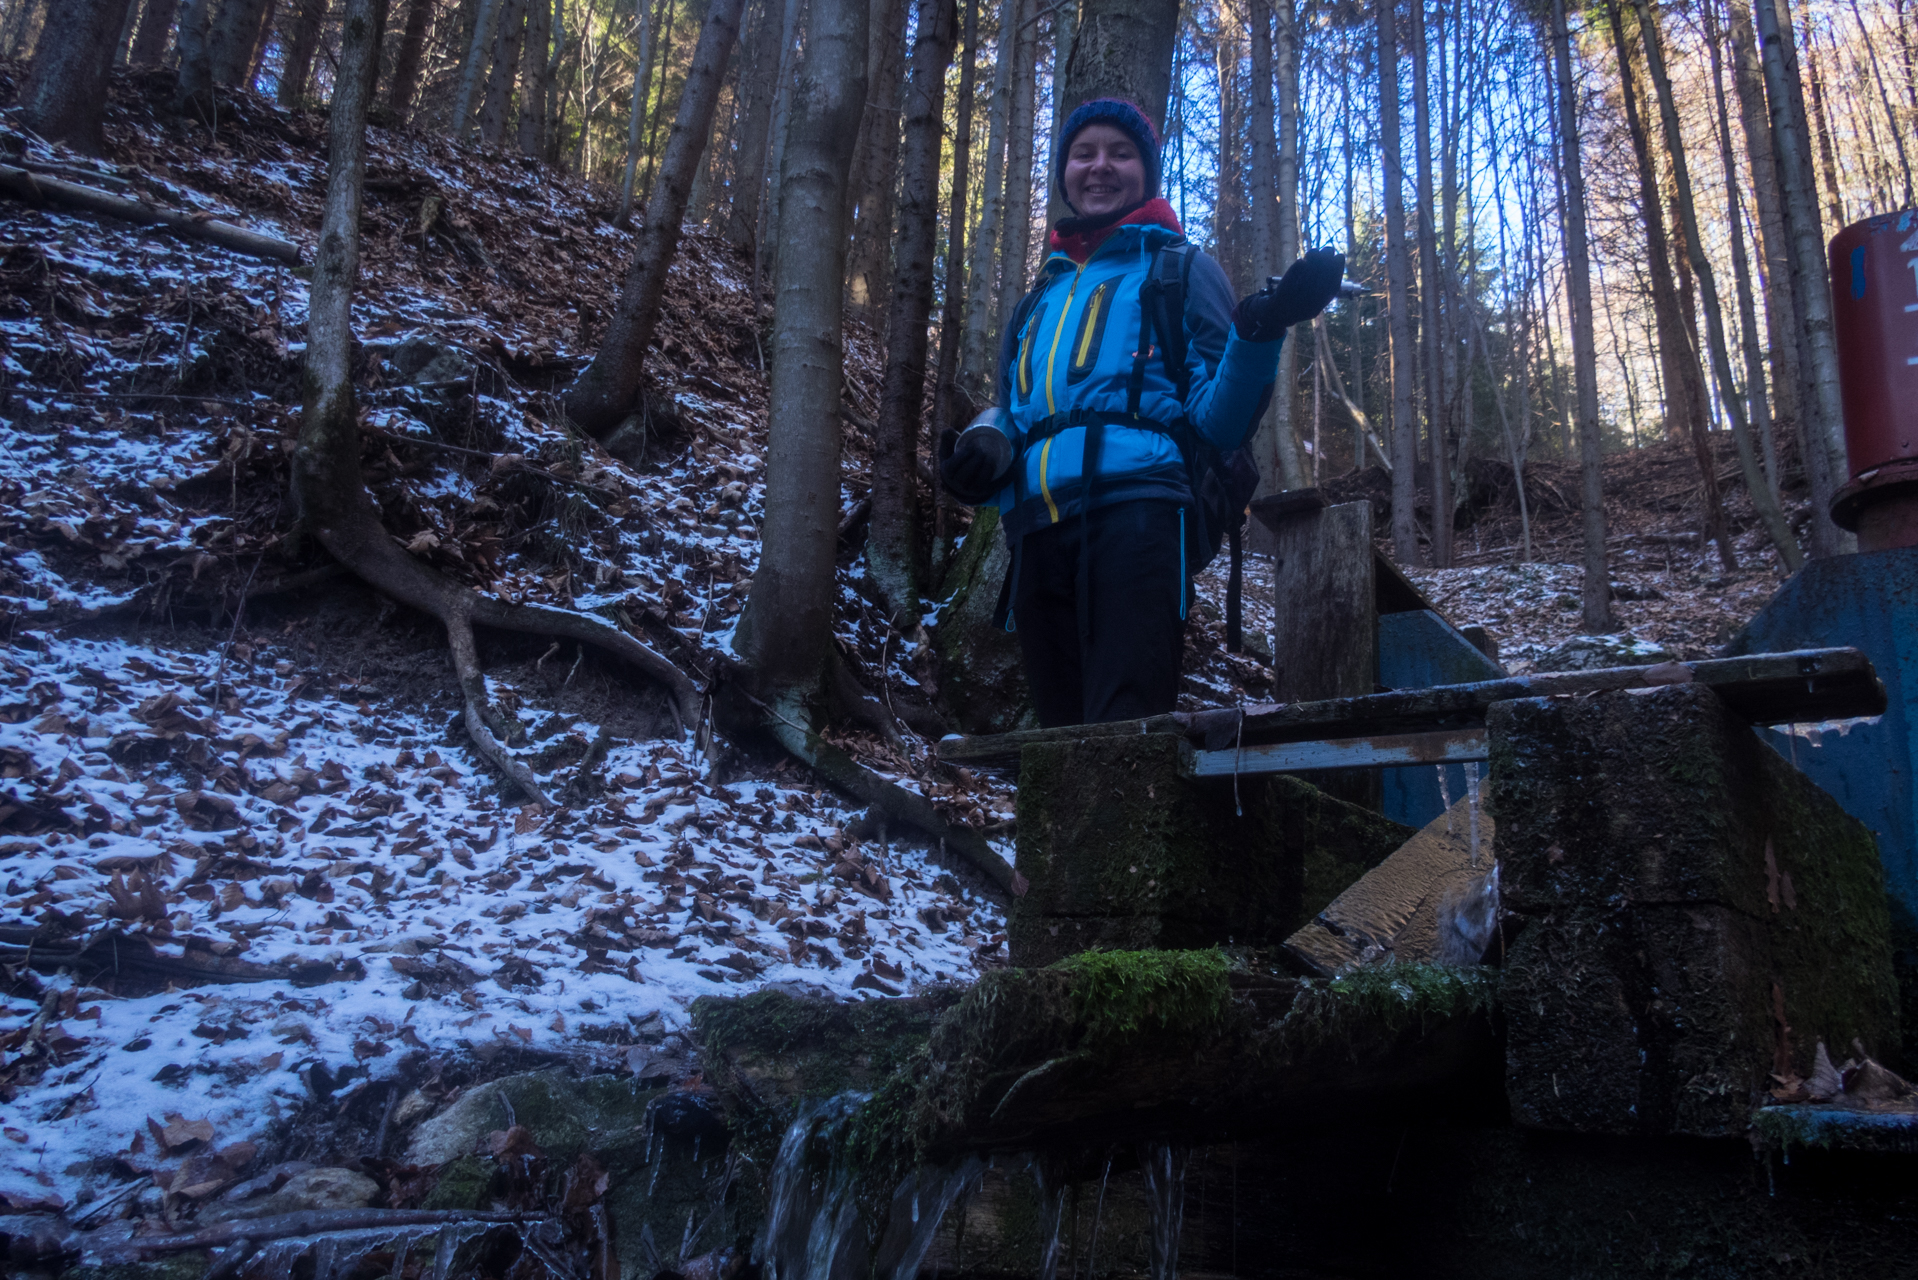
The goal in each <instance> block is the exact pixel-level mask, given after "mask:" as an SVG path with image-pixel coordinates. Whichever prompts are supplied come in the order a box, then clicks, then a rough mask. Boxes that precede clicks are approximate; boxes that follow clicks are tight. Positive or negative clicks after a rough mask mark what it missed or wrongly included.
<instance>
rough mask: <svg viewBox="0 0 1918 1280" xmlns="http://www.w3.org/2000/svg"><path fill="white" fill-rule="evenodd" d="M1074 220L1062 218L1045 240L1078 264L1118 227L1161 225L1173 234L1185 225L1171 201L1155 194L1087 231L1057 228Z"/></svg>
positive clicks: (1083, 262)
mask: <svg viewBox="0 0 1918 1280" xmlns="http://www.w3.org/2000/svg"><path fill="white" fill-rule="evenodd" d="M1076 221H1079V219H1074V218H1067V219H1063V220H1062V221H1061V222H1060V224H1059V226H1057V227H1054V228H1053V229H1052V232H1051V235H1050V238H1049V240H1048V243H1049V244H1050V246H1051V248H1052V251H1053V252H1054V253H1063V254H1065V255H1066V257H1068V258H1071V259H1072V260H1073V261H1074V262H1077V263H1079V264H1080V265H1081V266H1083V265H1084V264H1085V260H1086V259H1087V258H1090V257H1091V256H1092V254H1093V252H1094V250H1096V249H1098V247H1099V246H1100V245H1102V244H1104V243H1105V242H1106V241H1107V240H1108V239H1110V238H1111V237H1112V233H1113V232H1115V231H1117V230H1118V229H1119V228H1120V227H1137V226H1146V227H1164V228H1166V229H1167V230H1168V231H1171V232H1172V233H1173V234H1174V235H1184V234H1185V228H1184V227H1182V226H1180V225H1179V215H1178V214H1176V213H1174V212H1173V211H1172V206H1171V205H1169V204H1167V203H1166V202H1165V201H1164V200H1163V199H1161V198H1159V197H1157V196H1154V197H1153V198H1152V199H1150V200H1148V201H1146V202H1145V203H1144V204H1142V205H1140V206H1139V207H1138V208H1136V209H1134V210H1133V211H1132V212H1131V213H1128V214H1127V215H1126V216H1125V217H1123V218H1120V219H1118V220H1117V221H1115V222H1112V223H1109V224H1107V225H1106V226H1103V227H1097V228H1094V229H1092V230H1089V231H1073V232H1070V233H1067V232H1063V231H1061V230H1060V227H1064V226H1066V225H1068V224H1070V223H1073V222H1076Z"/></svg>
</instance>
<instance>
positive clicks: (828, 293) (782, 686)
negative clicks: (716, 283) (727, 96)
mask: <svg viewBox="0 0 1918 1280" xmlns="http://www.w3.org/2000/svg"><path fill="white" fill-rule="evenodd" d="M866 19H867V0H812V20H811V22H810V23H809V30H808V32H807V41H806V57H805V62H804V64H803V65H802V67H801V69H800V74H799V76H798V77H797V84H796V86H795V90H794V94H793V106H792V122H791V126H790V129H791V132H790V134H789V136H788V137H787V140H786V146H785V155H784V157H783V165H782V168H781V171H780V186H781V187H782V188H783V190H782V192H781V195H780V201H779V209H780V219H779V236H778V238H779V240H780V241H781V242H782V243H784V244H787V245H792V246H797V245H804V246H805V250H804V251H803V252H791V253H783V254H781V255H780V259H779V273H778V286H777V291H778V301H777V302H776V304H775V306H774V311H773V339H772V345H773V360H772V378H771V384H772V385H771V404H770V408H769V414H768V423H767V454H768V458H767V467H766V526H765V529H764V531H763V533H762V540H761V546H762V551H761V554H760V560H759V567H758V569H757V570H756V571H755V572H754V574H753V585H752V593H751V595H750V596H749V597H748V599H747V605H746V614H745V616H744V617H743V618H742V619H741V620H740V625H739V629H738V632H737V633H736V638H735V640H734V649H735V652H737V653H738V654H739V656H740V658H741V659H742V661H743V663H744V665H745V668H746V669H747V671H748V672H749V673H750V674H749V677H748V678H749V680H750V681H751V683H752V684H753V686H754V687H755V690H756V696H757V697H758V698H759V699H760V700H762V701H763V702H764V703H765V704H766V705H768V706H769V707H771V708H772V709H773V714H775V715H777V716H780V717H784V719H785V721H786V722H788V724H789V725H790V724H799V725H806V726H810V725H812V724H813V723H814V722H815V714H816V711H817V709H818V703H819V699H820V698H821V696H822V694H823V690H824V685H825V679H826V671H827V662H828V660H829V658H830V656H831V654H832V620H833V616H834V613H835V607H834V606H835V602H836V599H837V595H838V593H837V591H836V590H835V583H834V558H835V554H836V547H837V543H838V536H839V455H840V419H839V399H840V394H841V390H842V383H843V378H844V370H843V361H844V353H843V350H842V341H843V339H842V337H841V334H842V326H841V320H842V317H843V311H844V299H845V279H846V236H845V226H846V224H845V214H846V202H845V185H846V178H847V170H848V168H849V167H850V164H851V161H852V150H853V144H854V142H855V141H856V140H857V138H858V136H859V119H860V116H861V114H862V112H863V110H864V107H865V97H866V33H867V21H866ZM773 731H774V732H775V734H777V733H778V732H779V730H778V729H777V728H776V727H774V729H773ZM799 732H800V733H801V738H802V740H801V741H799V742H797V743H789V744H788V749H795V748H797V750H795V754H799V753H800V752H802V751H804V750H805V749H806V748H807V747H808V746H813V747H815V748H816V745H817V744H816V740H812V741H809V740H810V739H811V737H812V735H811V733H810V730H809V729H808V730H803V731H799ZM781 740H782V742H784V741H786V739H785V738H783V737H782V739H781Z"/></svg>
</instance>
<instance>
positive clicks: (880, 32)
mask: <svg viewBox="0 0 1918 1280" xmlns="http://www.w3.org/2000/svg"><path fill="white" fill-rule="evenodd" d="M909 12H910V6H909V5H908V3H907V0H872V14H871V19H872V22H871V26H872V30H871V32H870V33H869V34H868V35H867V38H866V51H867V58H866V86H867V93H866V110H865V119H864V120H863V121H861V123H860V126H859V146H858V149H857V150H856V151H855V152H854V153H853V165H852V176H851V178H850V179H849V180H848V181H847V183H846V198H847V210H846V217H847V221H848V222H849V223H850V224H851V226H852V248H851V251H850V253H849V259H848V265H847V268H846V305H847V310H848V311H849V312H850V313H851V315H852V317H853V319H855V320H859V321H862V322H864V323H865V324H868V325H871V326H872V327H873V328H875V329H881V326H883V325H884V324H885V321H886V315H887V307H888V306H889V305H890V301H891V297H892V270H893V263H892V258H893V254H892V248H893V245H892V221H893V218H892V215H893V186H894V182H895V179H897V177H898V176H899V147H900V141H899V130H900V112H901V107H900V94H901V92H902V91H903V89H904V83H905V69H906V15H907V14H908V13H909ZM879 336H880V338H881V339H882V340H885V339H886V337H887V335H886V333H885V332H884V331H883V329H882V330H881V332H880V335H879Z"/></svg>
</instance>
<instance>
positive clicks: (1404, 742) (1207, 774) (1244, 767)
mask: <svg viewBox="0 0 1918 1280" xmlns="http://www.w3.org/2000/svg"><path fill="white" fill-rule="evenodd" d="M1486 758H1487V754H1486V740H1485V730H1484V729H1483V728H1482V727H1476V728H1469V729H1440V730H1438V731H1436V732H1433V733H1401V734H1386V735H1381V736H1379V737H1373V738H1332V739H1320V740H1319V741H1316V742H1261V743H1254V744H1252V745H1251V746H1247V747H1241V748H1227V749H1226V750H1223V751H1200V752H1196V753H1194V755H1193V769H1192V772H1193V776H1194V777H1199V778H1224V777H1231V776H1233V775H1235V774H1253V773H1310V772H1312V771H1314V770H1317V769H1373V768H1378V767H1381V766H1387V767H1393V766H1398V765H1408V764H1457V763H1460V762H1462V761H1466V760H1484V759H1486Z"/></svg>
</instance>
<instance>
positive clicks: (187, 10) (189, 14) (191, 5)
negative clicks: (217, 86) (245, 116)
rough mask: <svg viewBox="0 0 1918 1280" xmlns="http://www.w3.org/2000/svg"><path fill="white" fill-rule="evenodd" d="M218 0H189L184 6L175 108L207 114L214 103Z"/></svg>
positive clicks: (182, 10) (183, 113)
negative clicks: (214, 50)
mask: <svg viewBox="0 0 1918 1280" xmlns="http://www.w3.org/2000/svg"><path fill="white" fill-rule="evenodd" d="M214 4H215V0H186V3H185V5H184V7H182V8H181V10H180V37H179V47H180V69H179V74H178V79H177V82H176V84H175V88H174V95H173V108H174V110H175V111H178V112H179V113H180V114H182V115H188V114H193V115H199V116H201V117H205V116H207V114H208V113H209V112H210V111H211V110H212V107H213V49H212V40H213V8H214Z"/></svg>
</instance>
